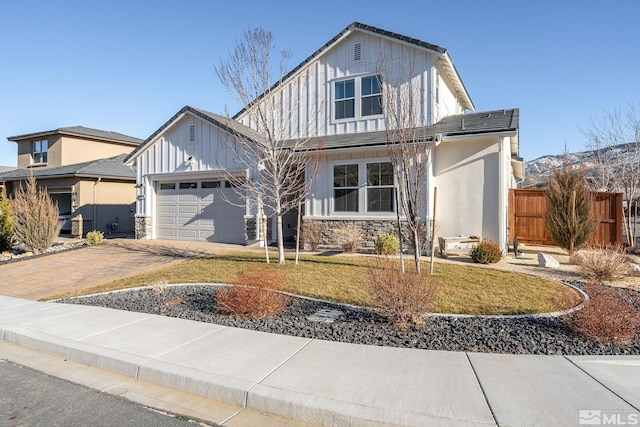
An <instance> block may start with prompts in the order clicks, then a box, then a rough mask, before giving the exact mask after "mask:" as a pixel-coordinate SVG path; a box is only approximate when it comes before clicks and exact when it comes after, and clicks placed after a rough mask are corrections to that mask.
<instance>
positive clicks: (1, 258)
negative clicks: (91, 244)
mask: <svg viewBox="0 0 640 427" xmlns="http://www.w3.org/2000/svg"><path fill="white" fill-rule="evenodd" d="M85 246H87V244H86V243H85V241H84V240H79V241H77V242H72V243H62V242H55V243H54V244H53V245H51V247H49V248H48V249H45V250H44V251H40V252H36V253H34V252H31V251H29V250H27V249H26V247H24V246H23V245H16V246H14V248H13V250H12V251H11V252H6V253H0V264H8V263H11V262H18V261H24V260H27V259H34V258H40V257H43V256H47V255H51V254H54V253H58V252H66V251H71V250H74V249H78V248H82V247H85Z"/></svg>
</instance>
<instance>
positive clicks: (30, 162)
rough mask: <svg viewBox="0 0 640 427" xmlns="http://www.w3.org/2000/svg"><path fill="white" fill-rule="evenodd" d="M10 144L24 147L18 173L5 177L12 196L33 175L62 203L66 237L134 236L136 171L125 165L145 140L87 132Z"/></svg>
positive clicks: (65, 131) (66, 131)
mask: <svg viewBox="0 0 640 427" xmlns="http://www.w3.org/2000/svg"><path fill="white" fill-rule="evenodd" d="M7 139H8V140H9V141H12V142H15V143H17V144H18V164H17V168H16V169H13V170H10V171H7V172H4V173H0V184H3V185H5V186H6V187H7V190H8V191H7V193H8V194H12V192H15V190H16V188H17V187H18V186H19V185H21V182H23V181H24V180H25V179H27V178H28V177H29V176H30V175H33V176H34V177H35V178H36V182H37V185H38V186H40V187H44V188H46V189H47V192H48V194H49V195H50V196H51V198H52V199H53V201H54V202H56V203H57V205H58V209H59V211H60V220H61V222H62V232H63V233H71V234H72V235H74V236H81V235H84V234H86V233H87V232H88V231H91V230H99V231H103V232H105V233H118V234H121V233H133V231H134V213H135V211H134V206H135V198H136V191H135V171H134V170H133V169H131V168H130V167H128V166H125V165H124V164H123V163H122V161H123V159H124V158H125V156H126V155H127V154H129V153H130V152H131V151H132V150H133V149H135V148H136V147H137V146H138V145H139V144H140V143H141V142H142V140H141V139H138V138H134V137H131V136H128V135H123V134H120V133H116V132H109V131H103V130H98V129H90V128H86V127H82V126H73V127H64V128H59V129H55V130H50V131H44V132H35V133H30V134H25V135H17V136H12V137H9V138H7Z"/></svg>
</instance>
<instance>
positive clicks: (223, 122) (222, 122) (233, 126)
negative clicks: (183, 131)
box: [124, 105, 262, 163]
mask: <svg viewBox="0 0 640 427" xmlns="http://www.w3.org/2000/svg"><path fill="white" fill-rule="evenodd" d="M187 113H189V114H193V115H194V116H196V117H199V118H201V119H202V120H204V121H205V122H208V123H211V124H212V125H214V126H216V127H219V128H221V129H223V130H226V131H228V132H230V133H232V134H238V135H242V136H243V137H245V138H247V139H249V140H252V141H258V140H259V139H261V138H262V137H261V136H260V135H259V134H258V133H257V132H255V131H254V130H252V129H250V128H249V127H247V126H245V125H243V124H242V123H239V122H237V121H235V120H233V119H231V118H229V117H225V116H221V115H220V114H215V113H211V112H209V111H205V110H201V109H199V108H194V107H190V106H188V105H185V106H184V107H182V108H181V109H180V111H178V112H177V113H176V114H174V115H173V117H171V118H170V119H169V120H167V121H166V122H165V124H163V125H162V126H160V128H159V129H158V130H156V131H155V132H154V133H153V134H152V135H151V136H150V137H149V138H147V139H146V140H145V141H144V142H143V143H142V144H140V145H139V146H138V147H136V149H135V150H133V151H132V152H131V153H129V155H128V156H127V157H126V158H125V159H124V162H125V163H131V162H132V161H133V160H134V159H135V158H136V157H137V156H138V154H139V153H141V152H142V151H144V150H145V149H146V147H148V146H150V145H151V144H153V142H154V141H155V139H156V138H157V137H158V135H160V134H161V133H162V132H164V131H165V130H166V129H167V128H169V127H170V126H172V125H173V124H174V123H175V122H177V121H178V120H180V119H181V118H182V116H184V115H185V114H187Z"/></svg>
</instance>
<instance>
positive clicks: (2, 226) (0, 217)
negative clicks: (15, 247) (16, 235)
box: [0, 185, 13, 252]
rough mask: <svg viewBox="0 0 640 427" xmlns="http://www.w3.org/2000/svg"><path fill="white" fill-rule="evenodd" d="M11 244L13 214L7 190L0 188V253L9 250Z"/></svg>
mask: <svg viewBox="0 0 640 427" xmlns="http://www.w3.org/2000/svg"><path fill="white" fill-rule="evenodd" d="M12 243H13V213H12V211H11V201H10V200H9V198H8V197H7V190H6V188H5V187H4V185H3V186H0V252H4V251H8V250H10V249H11V244H12Z"/></svg>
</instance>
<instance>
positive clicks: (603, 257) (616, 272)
mask: <svg viewBox="0 0 640 427" xmlns="http://www.w3.org/2000/svg"><path fill="white" fill-rule="evenodd" d="M569 261H570V262H571V263H572V264H575V265H577V266H578V271H579V273H580V275H581V276H582V277H584V278H585V279H587V280H588V281H589V282H590V283H601V282H603V281H609V282H610V281H612V280H614V279H617V278H620V277H623V276H624V275H625V274H627V273H628V272H629V263H628V262H627V256H626V254H625V251H624V248H623V247H622V246H620V245H614V246H606V245H603V244H599V245H594V246H592V247H590V248H588V249H586V250H584V251H580V252H577V253H575V254H574V255H572V256H571V257H570V258H569Z"/></svg>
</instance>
